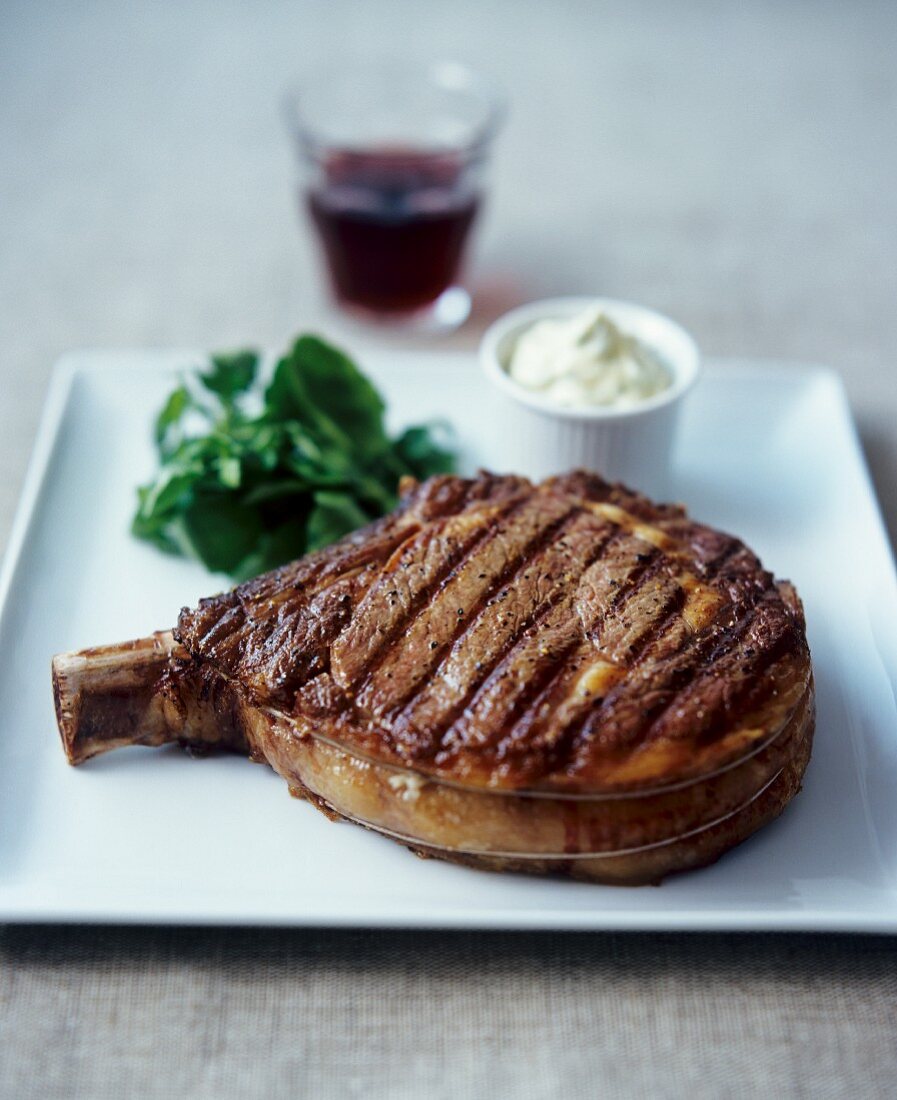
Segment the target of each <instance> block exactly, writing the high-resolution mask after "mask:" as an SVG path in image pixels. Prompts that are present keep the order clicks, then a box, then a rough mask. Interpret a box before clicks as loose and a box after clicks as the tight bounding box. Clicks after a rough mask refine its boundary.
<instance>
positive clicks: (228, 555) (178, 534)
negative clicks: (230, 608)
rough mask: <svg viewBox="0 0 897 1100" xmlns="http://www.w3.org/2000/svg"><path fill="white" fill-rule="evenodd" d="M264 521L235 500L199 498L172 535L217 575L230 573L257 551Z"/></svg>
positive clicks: (210, 495) (187, 509)
mask: <svg viewBox="0 0 897 1100" xmlns="http://www.w3.org/2000/svg"><path fill="white" fill-rule="evenodd" d="M263 532H264V528H263V527H262V522H261V518H260V516H259V514H258V512H257V510H256V509H254V508H251V507H249V506H247V505H245V504H243V503H241V502H240V501H239V500H237V499H236V498H234V497H233V496H229V495H224V494H204V495H202V496H197V497H196V499H195V500H194V501H193V502H192V503H191V504H190V506H189V507H188V508H186V509H185V511H184V512H183V513H182V514H181V516H180V517H179V522H178V523H177V524H175V525H174V527H173V530H172V535H173V537H174V539H175V541H178V542H180V543H182V545H183V546H184V548H185V549H187V550H189V552H190V553H191V554H192V555H193V556H194V557H197V558H199V560H200V561H202V562H203V563H204V564H205V565H206V567H207V568H208V569H211V570H212V572H213V573H230V572H232V571H233V570H234V569H236V568H237V567H238V566H239V564H240V562H241V561H243V559H244V558H246V557H248V555H249V554H251V553H252V552H253V550H254V549H255V548H256V547H257V545H258V543H259V540H260V538H261V536H262V534H263Z"/></svg>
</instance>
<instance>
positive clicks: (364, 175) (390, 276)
mask: <svg viewBox="0 0 897 1100" xmlns="http://www.w3.org/2000/svg"><path fill="white" fill-rule="evenodd" d="M306 201H307V203H308V208H309V212H310V214H311V217H312V220H313V222H314V224H315V226H316V228H317V230H318V233H319V235H320V238H321V243H322V246H323V250H324V254H325V257H326V260H327V265H328V268H329V271H330V277H331V280H332V283H333V288H334V292H335V294H336V296H337V298H338V299H339V300H340V301H341V302H342V303H343V304H344V305H346V306H349V307H354V308H356V309H360V310H364V311H366V312H372V313H379V314H407V313H413V312H414V311H415V310H419V309H425V308H426V307H427V306H430V305H431V304H432V303H433V302H435V301H436V300H437V299H438V298H439V296H440V295H441V294H443V292H444V291H446V290H447V289H448V288H449V287H451V286H452V285H453V284H454V282H455V280H456V277H457V275H458V272H459V269H460V266H461V261H462V258H463V253H464V246H465V243H466V240H467V236H468V233H469V230H470V227H471V225H472V224H473V220H474V218H475V216H476V213H477V208H478V206H479V202H480V195H479V192H478V190H477V189H476V187H475V186H474V185H473V184H472V182H471V181H470V178H469V174H468V173H467V172H466V171H465V164H464V162H463V160H462V159H461V158H459V157H458V156H457V155H456V154H453V153H446V154H439V153H433V152H419V151H415V150H407V149H381V150H374V151H364V152H337V153H332V154H330V155H329V156H328V157H327V159H326V161H325V163H324V164H323V165H322V171H321V172H320V174H319V178H318V180H317V181H316V182H315V183H314V184H313V185H312V186H310V187H309V188H308V191H307V193H306Z"/></svg>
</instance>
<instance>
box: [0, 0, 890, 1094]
mask: <svg viewBox="0 0 897 1100" xmlns="http://www.w3.org/2000/svg"><path fill="white" fill-rule="evenodd" d="M387 47H389V48H391V49H393V50H394V51H395V52H399V53H407V54H412V55H420V56H434V55H455V56H461V57H464V58H466V59H467V60H469V61H470V62H471V63H473V64H474V65H477V66H479V67H482V68H484V69H487V70H488V71H489V72H490V73H492V74H493V75H494V76H495V77H496V78H497V79H498V80H499V81H500V82H501V83H503V85H504V86H505V88H506V89H507V92H508V95H509V99H510V103H511V114H510V118H509V121H508V124H507V127H506V130H505V132H504V133H503V134H502V136H501V139H500V141H499V144H498V147H497V150H496V157H495V162H494V166H493V171H492V186H491V194H490V201H489V204H488V208H487V210H486V213H485V216H484V218H483V221H482V225H481V226H480V230H479V233H478V237H477V240H476V245H475V249H474V254H473V259H472V264H471V279H472V284H473V286H474V289H475V291H476V307H475V310H474V314H473V317H472V319H471V321H470V323H469V324H468V325H467V326H466V327H465V328H464V329H462V330H461V331H460V332H458V333H456V334H454V335H452V336H451V337H444V338H442V339H441V340H439V341H437V342H435V344H434V343H431V344H430V345H429V346H443V347H457V348H473V347H474V346H475V344H476V341H477V338H478V335H479V333H480V332H481V331H482V328H483V325H484V324H485V323H487V322H488V321H489V320H490V319H491V318H492V317H493V316H495V315H496V313H498V312H500V311H501V310H503V309H504V308H507V307H508V306H511V305H514V304H516V303H518V302H521V301H525V300H528V299H531V298H536V297H543V296H545V295H554V294H566V293H590V292H595V293H602V294H609V295H613V296H617V297H623V298H632V299H635V300H638V301H642V302H646V303H649V304H651V305H654V306H655V307H657V308H659V309H661V310H663V311H664V312H667V313H670V314H671V315H673V316H674V317H676V318H678V319H679V320H680V321H681V322H682V323H683V324H684V325H686V327H688V328H689V329H690V330H691V331H692V332H693V333H694V334H695V335H696V337H697V339H698V341H699V343H700V344H701V346H702V348H703V350H704V351H705V352H706V353H707V354H709V355H725V354H734V355H749V356H771V357H778V358H793V359H803V360H810V361H814V362H824V363H829V364H831V365H832V366H835V367H837V368H838V369H839V370H840V371H841V372H842V373H843V376H844V379H845V382H846V385H847V389H848V392H849V395H850V398H851V402H852V405H853V408H854V411H855V413H856V417H857V421H858V424H859V427H860V432H861V436H862V440H863V444H864V447H865V450H866V454H867V457H868V459H869V462H870V466H871V469H872V473H873V478H874V481H875V484H876V488H877V490H878V492H879V496H880V499H881V501H882V507H883V510H884V513H885V519H886V522H887V524H888V527H889V530H890V532H891V535H892V538H893V537H894V535H895V533H897V433H895V429H894V425H895V423H897V384H895V366H897V364H895V362H894V351H895V348H897V304H895V303H897V298H895V291H897V187H895V186H894V180H895V178H897V141H895V136H897V134H895V118H897V66H895V65H894V60H893V59H894V56H895V50H897V6H895V5H893V4H888V3H853V4H850V5H847V4H842V3H810V2H805V3H803V2H792V3H779V2H772V0H764V2H760V0H758V2H754V3H751V4H736V3H734V2H731V3H698V2H692V3H688V4H676V5H672V4H667V3H664V2H662V0H657V2H654V3H643V2H638V3H624V2H620V3H611V4H604V3H602V4H586V3H584V2H580V3H577V2H574V0H570V2H556V3H550V4H546V3H536V2H527V3H521V2H513V0H453V2H452V3H451V4H448V3H446V4H442V5H439V6H437V5H433V4H424V3H423V2H417V3H415V2H413V0H407V2H403V0H380V2H379V3H373V2H370V3H367V4H362V3H360V2H359V3H349V2H347V0H329V3H328V4H326V5H321V4H315V3H311V2H308V3H290V4H288V3H285V2H284V3H279V2H277V3H275V2H269V3H249V2H246V3H237V2H233V0H231V2H220V0H217V2H213V0H207V2H203V0H180V2H177V3H176V2H172V0H157V2H156V3H154V4H152V5H150V4H143V5H122V4H114V3H112V2H94V0H85V2H82V3H78V4H71V3H66V2H64V0H60V2H58V3H47V2H37V0H36V2H30V3H29V2H27V0H7V2H5V3H4V4H3V5H2V7H0V148H2V149H3V166H2V169H0V243H2V248H0V337H2V346H3V352H4V354H3V358H2V361H0V383H2V393H3V399H2V400H0V537H5V535H6V533H7V532H8V529H9V524H10V522H11V519H12V514H13V511H14V508H15V503H16V500H17V496H18V493H19V489H20V486H21V482H22V478H23V475H24V470H25V464H26V461H27V456H28V452H29V449H30V444H31V440H32V438H33V435H34V431H35V427H36V424H37V418H38V415H39V412H40V407H41V403H42V400H43V396H44V393H45V389H46V383H47V377H48V372H49V370H50V367H51V365H52V363H53V361H54V360H55V359H56V357H57V356H58V355H59V354H60V353H62V352H64V351H65V350H67V349H69V348H73V347H84V346H91V347H98V346H116V345H128V346H150V345H151V346H160V345H181V346H198V347H205V346H208V347H227V346H236V345H240V344H245V343H257V344H262V345H269V346H278V345H281V344H283V343H284V342H285V341H286V340H287V339H288V338H289V337H290V336H291V335H292V334H294V333H295V332H296V331H298V330H299V329H301V328H303V327H305V326H315V327H317V328H319V329H321V330H323V331H326V332H328V333H330V334H333V335H335V336H337V337H339V338H343V339H344V340H345V342H346V343H347V344H348V345H349V346H350V347H351V346H353V344H354V346H358V344H359V342H360V341H361V340H368V339H370V337H369V336H368V335H367V334H364V335H362V334H360V333H359V332H357V331H353V330H352V329H350V328H347V327H345V326H344V325H343V322H342V321H341V320H340V319H339V318H338V317H336V316H334V315H333V313H332V311H331V310H330V308H329V306H328V305H327V302H326V300H325V298H324V295H323V293H322V290H321V279H320V277H319V270H318V267H317V257H316V255H315V252H314V249H313V246H312V242H311V240H310V238H309V236H308V233H307V231H306V229H305V227H304V226H302V225H301V224H300V222H299V219H298V218H297V212H296V202H295V195H294V182H293V166H292V162H291V152H290V149H289V147H288V143H287V141H286V138H285V134H284V132H283V129H282V126H281V122H280V119H279V117H278V111H277V104H278V99H279V96H280V95H281V93H282V91H283V89H284V88H285V86H286V85H288V84H289V82H290V81H291V79H293V78H294V77H295V76H296V75H297V74H299V73H301V72H302V70H303V68H304V67H307V66H308V65H309V64H311V63H317V62H319V61H321V60H327V61H329V62H332V64H333V65H334V66H335V67H342V66H344V65H346V64H349V63H351V61H350V58H351V56H353V55H357V54H358V53H359V52H364V51H370V50H375V49H377V48H387ZM377 339H378V341H379V342H380V343H384V342H388V341H387V338H386V337H384V336H382V335H381V336H379V337H377ZM404 346H407V340H406V341H405V344H404ZM86 521H88V520H87V517H86ZM895 1020H897V942H895V941H894V940H893V939H888V938H863V937H854V938H845V937H828V936H818V937H809V936H754V937H751V936H672V935H660V936H641V935H639V936H623V935H620V936H606V935H603V936H598V935H588V936H585V935H566V936H546V935H522V936H521V935H508V936H502V935H494V934H490V935H487V936H482V935H462V934H455V935H433V934H413V933H386V934H384V933H377V934H374V933H361V932H359V933H345V932H344V933H336V932H308V931H304V932H296V933H290V932H282V931H281V932H273V931H265V932H258V931H245V930H244V931H238V932H236V931H227V930H208V931H198V930H185V929H180V930H178V929H103V928H62V929H49V928H25V927H7V928H5V929H0V1094H2V1095H3V1096H7V1095H8V1096H17V1097H19V1096H41V1097H55V1096H87V1097H105V1096H109V1097H118V1096H122V1095H141V1096H160V1097H161V1096H166V1097H168V1096H173V1095H178V1096H190V1097H228V1096H241V1097H245V1096H259V1097H263V1096H264V1097H268V1096H274V1095H281V1094H285V1093H286V1092H287V1090H289V1091H291V1092H293V1093H296V1094H298V1095H308V1096H316V1097H321V1096H331V1095H333V1096H356V1095H357V1096H365V1097H366V1096H390V1097H404V1096H409V1097H410V1096H427V1097H431V1096H432V1097H439V1096H447V1097H448V1096H452V1097H456V1096H483V1095H487V1094H495V1095H507V1096H512V1095H513V1096H526V1097H553V1096H561V1095H563V1096H564V1097H565V1098H570V1097H578V1096H590V1095H594V1090H595V1088H596V1087H597V1085H598V1083H599V1082H600V1084H601V1088H602V1091H604V1092H606V1093H607V1094H609V1095H616V1096H641V1095H653V1096H679V1095H689V1096H696V1097H702V1096H707V1097H712V1096H719V1095H722V1094H726V1095H733V1096H734V1095H743V1096H751V1095H759V1094H762V1093H763V1092H766V1093H768V1094H771V1095H794V1096H813V1097H820V1096H832V1097H837V1096H843V1095H845V1094H846V1093H847V1092H848V1091H849V1092H850V1093H852V1094H855V1095H858V1096H888V1095H893V1091H894V1087H895V1075H897V1045H895V1043H894V1029H895Z"/></svg>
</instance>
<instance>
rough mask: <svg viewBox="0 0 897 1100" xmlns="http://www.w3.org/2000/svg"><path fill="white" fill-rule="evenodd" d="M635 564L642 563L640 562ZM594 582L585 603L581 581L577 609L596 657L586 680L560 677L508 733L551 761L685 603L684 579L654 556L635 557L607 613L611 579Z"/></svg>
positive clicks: (576, 672) (576, 673) (575, 675)
mask: <svg viewBox="0 0 897 1100" xmlns="http://www.w3.org/2000/svg"><path fill="white" fill-rule="evenodd" d="M638 558H642V559H643V560H642V561H641V562H638ZM598 564H599V565H600V564H601V562H600V561H599V563H598ZM590 572H591V571H590ZM633 578H634V579H633ZM598 579H599V578H594V579H593V584H592V585H591V586H590V591H589V593H588V595H589V596H590V597H591V599H583V598H582V595H581V592H582V589H583V588H584V587H586V585H587V580H586V578H585V577H584V578H583V581H582V582H581V584H580V590H579V591H578V592H577V603H578V604H579V605H580V606H579V607H578V613H579V618H580V621H581V622H582V624H583V631H584V634H585V636H586V637H587V638H589V639H590V640H591V642H592V643H593V645H594V649H595V650H597V652H598V654H599V655H600V656H599V657H598V659H597V660H592V661H591V663H589V664H588V665H587V669H586V672H585V674H583V673H582V671H581V670H579V669H576V670H574V673H573V675H566V676H563V677H559V678H558V679H557V680H556V681H555V682H554V683H553V684H551V685H549V689H547V690H546V691H545V692H543V695H542V697H540V698H539V699H538V700H536V702H535V703H534V704H533V706H532V707H531V708H530V710H529V711H528V712H527V713H525V714H523V715H522V716H521V718H520V719H519V720H518V722H517V724H516V727H515V729H514V730H513V731H512V733H511V739H512V740H514V741H522V740H523V739H525V738H528V739H529V740H530V741H531V742H532V743H533V744H537V745H544V746H545V747H546V748H547V749H549V750H550V752H551V755H552V757H553V758H554V759H559V758H562V757H563V756H564V754H565V752H566V751H567V748H568V746H569V745H570V744H571V743H572V742H573V740H574V738H575V737H576V734H577V732H578V730H579V728H580V727H581V725H582V724H583V723H584V722H585V721H586V720H587V719H588V715H589V713H590V712H592V711H593V710H594V708H595V707H596V706H600V705H601V703H602V701H603V699H604V696H605V694H606V692H607V691H608V690H609V689H611V688H613V687H614V686H615V685H616V683H618V682H619V681H620V680H621V679H622V678H623V677H624V676H625V675H626V673H627V665H631V664H632V663H633V662H634V660H636V659H637V658H638V656H639V655H640V654H641V653H642V652H643V651H644V650H645V649H646V648H647V646H648V645H649V644H650V642H651V641H652V640H653V639H654V638H655V637H657V635H658V634H659V633H660V632H661V630H663V629H664V627H665V625H666V624H667V623H669V622H670V621H671V619H674V618H675V616H676V615H677V614H678V613H679V610H680V609H681V607H682V604H683V602H684V600H685V593H686V589H685V587H684V586H683V584H682V583H680V581H681V580H682V579H683V578H681V577H677V576H676V575H675V573H674V572H672V571H671V563H670V561H669V559H667V558H666V556H665V555H663V554H662V553H659V552H657V551H656V550H655V551H653V553H640V554H638V555H637V567H636V569H634V570H633V571H632V572H631V573H630V574H629V578H628V587H622V586H621V587H620V588H617V590H616V592H615V593H614V594H613V596H612V597H611V600H610V605H609V606H608V607H607V608H606V609H605V608H604V607H603V606H602V601H601V595H602V590H603V591H604V593H605V594H607V593H608V592H610V591H612V589H611V587H610V584H609V581H611V580H612V579H613V578H609V577H608V576H606V575H605V576H603V577H602V578H600V579H601V580H602V581H603V582H604V583H603V585H597V584H596V583H595V582H596V581H597V580H598ZM596 600H597V601H598V603H599V606H598V608H597V610H596V609H595V608H594V603H595V601H596ZM583 605H585V606H583ZM633 626H634V629H633Z"/></svg>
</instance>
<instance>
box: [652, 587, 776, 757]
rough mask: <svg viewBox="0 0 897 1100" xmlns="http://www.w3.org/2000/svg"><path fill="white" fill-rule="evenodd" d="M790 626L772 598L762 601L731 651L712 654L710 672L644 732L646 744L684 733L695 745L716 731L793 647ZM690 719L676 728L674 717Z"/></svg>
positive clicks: (700, 675)
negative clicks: (682, 726) (759, 680)
mask: <svg viewBox="0 0 897 1100" xmlns="http://www.w3.org/2000/svg"><path fill="white" fill-rule="evenodd" d="M796 640H797V639H796V638H795V637H794V622H793V619H792V617H791V615H790V614H789V613H788V611H787V609H785V608H784V607H782V606H781V605H780V604H778V603H776V602H774V601H773V600H772V599H765V600H763V601H761V602H760V603H759V604H758V605H757V606H756V607H755V608H754V611H753V614H752V615H751V616H750V618H749V621H748V623H747V625H746V627H745V629H744V630H743V631H741V632H740V633H739V636H738V638H737V639H736V640H735V642H734V644H733V645H732V646H731V648H729V649H727V650H725V651H724V652H722V653H719V652H717V653H715V654H714V655H713V664H712V665H711V667H710V669H709V670H708V669H706V668H702V669H700V670H699V672H698V675H697V676H696V677H695V679H693V680H692V681H691V682H690V683H689V684H688V685H687V686H686V687H684V688H682V689H681V690H680V691H679V693H678V694H677V696H676V698H675V699H673V700H671V701H670V703H669V705H668V706H667V707H665V708H664V709H663V711H662V712H661V713H660V714H658V715H656V716H655V717H654V718H653V719H652V720H651V722H650V724H649V726H648V728H647V729H646V730H645V731H644V738H645V740H656V739H658V738H661V737H669V738H677V737H679V738H681V737H682V736H683V735H687V736H688V737H690V738H695V740H696V741H697V742H698V743H699V744H700V743H702V742H704V741H706V740H707V738H708V737H709V736H710V735H712V733H713V732H714V731H715V730H716V729H717V728H718V725H719V721H720V719H721V718H723V717H725V716H726V715H727V714H728V713H729V712H730V711H731V710H732V709H733V708H735V707H737V706H738V705H739V704H740V703H741V701H742V700H743V698H744V696H745V694H746V693H747V692H749V691H752V690H754V689H756V688H757V686H758V677H759V676H760V674H761V673H763V672H764V671H765V670H766V669H767V668H768V667H769V666H770V665H772V664H773V662H774V661H775V660H777V659H778V658H779V657H780V656H781V655H782V654H783V653H784V652H785V651H786V650H787V649H788V648H789V643H792V644H793V643H794V642H795V641H796ZM686 712H688V713H689V714H690V715H691V716H693V717H692V718H691V720H690V722H689V724H688V729H687V730H683V729H682V728H681V725H680V728H678V729H677V728H676V720H677V717H678V718H680V719H681V716H682V715H683V714H684V713H686Z"/></svg>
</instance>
